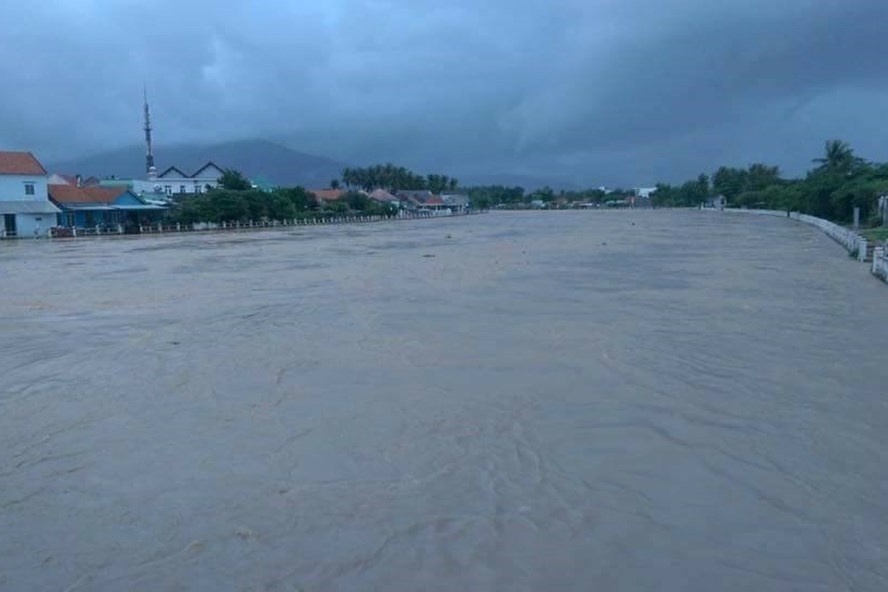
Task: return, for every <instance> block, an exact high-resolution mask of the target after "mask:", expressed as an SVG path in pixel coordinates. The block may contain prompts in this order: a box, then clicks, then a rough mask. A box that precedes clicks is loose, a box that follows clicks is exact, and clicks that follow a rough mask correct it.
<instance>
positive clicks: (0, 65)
mask: <svg viewBox="0 0 888 592" xmlns="http://www.w3.org/2000/svg"><path fill="white" fill-rule="evenodd" d="M7 4H9V5H8V6H7ZM3 14H4V18H3V19H2V20H0V81H2V82H0V88H2V97H3V98H2V100H0V145H2V146H4V147H10V148H12V147H16V148H28V149H32V150H35V151H37V152H39V153H40V154H41V155H44V154H45V155H46V158H55V157H62V156H71V155H73V154H76V153H78V152H96V151H99V150H102V149H105V148H109V147H115V146H120V145H125V144H131V143H134V142H137V141H139V137H140V136H139V133H140V132H139V127H140V117H141V113H140V102H141V86H142V83H143V81H144V82H145V83H146V84H147V85H148V87H149V92H150V94H151V97H152V107H153V110H154V115H155V123H156V137H157V142H158V143H159V144H160V145H161V146H162V144H163V143H174V142H182V141H216V140H225V139H233V138H248V137H266V138H280V139H283V140H285V141H286V142H287V143H288V144H290V145H291V146H293V147H296V148H300V149H303V150H306V151H313V152H316V153H320V154H324V155H327V156H331V157H334V158H339V159H343V160H349V161H352V162H358V163H362V162H368V161H378V160H396V161H399V162H402V163H404V164H407V165H409V166H415V167H418V168H421V169H422V168H425V169H429V168H437V169H447V170H449V171H453V172H456V173H458V174H466V173H481V172H513V173H525V174H537V175H546V176H549V177H561V178H564V179H566V180H572V181H575V182H581V183H595V184H599V183H607V184H636V183H637V184H647V183H651V182H653V181H656V180H659V179H664V180H676V179H681V178H684V177H686V176H689V175H692V174H695V173H697V172H699V171H703V170H705V171H711V170H712V169H713V168H714V167H716V166H717V165H718V164H721V163H728V164H746V163H748V162H751V161H762V160H765V161H770V162H775V163H779V164H780V165H781V166H782V167H783V168H784V169H786V170H787V171H788V172H790V173H798V172H800V171H801V170H803V169H804V167H805V166H806V165H807V163H808V162H809V161H810V159H811V158H812V157H814V156H816V155H817V152H818V151H819V150H820V146H821V144H822V142H823V140H825V139H827V138H828V137H840V138H843V139H846V140H848V141H850V142H851V143H852V144H853V145H855V146H856V147H857V148H858V151H859V152H860V153H862V154H863V155H865V156H868V157H871V158H888V155H886V154H885V152H886V142H885V141H884V140H883V138H885V137H888V136H886V132H888V123H885V118H884V117H883V113H884V107H885V106H886V99H888V78H886V77H884V76H883V75H882V73H883V72H885V71H886V66H888V52H885V51H884V50H883V47H882V46H883V44H884V33H883V25H884V23H886V22H888V2H884V0H781V1H780V2H775V1H774V0H746V1H741V0H737V1H729V0H724V1H719V2H713V1H712V0H563V1H561V2H544V1H537V0H529V1H525V2H515V1H514V0H486V1H483V0H472V1H470V0H451V1H444V2H442V1H441V0H437V1H434V2H433V1H431V0H364V1H359V0H327V1H326V2H309V1H301V2H295V1H289V2H288V1H281V2H257V1H255V0H232V1H229V2H226V3H219V2H217V1H213V2H210V1H209V0H192V1H183V0H179V1H177V2H174V1H172V0H150V1H143V0H55V1H45V2H40V3H37V2H32V1H30V0H6V2H5V3H4V7H3Z"/></svg>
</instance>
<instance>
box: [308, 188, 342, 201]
mask: <svg viewBox="0 0 888 592" xmlns="http://www.w3.org/2000/svg"><path fill="white" fill-rule="evenodd" d="M310 192H311V193H313V194H314V196H315V197H316V198H318V199H322V200H324V201H336V200H337V199H339V198H340V197H342V196H343V195H345V190H344V189H312V190H311V191H310Z"/></svg>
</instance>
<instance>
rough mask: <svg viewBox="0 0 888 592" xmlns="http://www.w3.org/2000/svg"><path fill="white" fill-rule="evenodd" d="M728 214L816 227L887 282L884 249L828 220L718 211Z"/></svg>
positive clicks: (765, 212) (795, 214)
mask: <svg viewBox="0 0 888 592" xmlns="http://www.w3.org/2000/svg"><path fill="white" fill-rule="evenodd" d="M719 211H722V212H725V213H728V214H748V215H754V216H773V217H777V218H788V219H790V220H796V221H798V222H803V223H805V224H809V225H811V226H816V227H817V228H819V229H820V230H822V231H823V232H824V233H825V234H826V235H827V236H829V237H830V238H831V239H833V240H834V241H836V242H837V243H839V244H840V245H842V246H843V247H845V250H846V251H848V253H849V254H850V255H852V256H853V257H854V258H856V259H857V260H858V261H860V262H867V261H870V260H871V261H872V268H871V271H872V273H873V275H875V276H876V277H877V278H879V279H881V280H882V281H884V282H888V253H886V249H885V248H884V247H878V246H876V247H875V248H872V247H873V245H870V244H869V243H868V241H867V239H866V238H865V237H863V236H861V235H859V234H857V233H856V232H854V231H852V230H848V229H847V228H845V227H843V226H839V225H838V224H835V223H834V222H830V221H829V220H824V219H823V218H817V217H816V216H809V215H807V214H801V213H799V212H786V211H780V210H745V209H736V208H727V209H725V210H719Z"/></svg>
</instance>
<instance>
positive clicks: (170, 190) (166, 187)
mask: <svg viewBox="0 0 888 592" xmlns="http://www.w3.org/2000/svg"><path fill="white" fill-rule="evenodd" d="M163 191H164V193H166V194H167V195H172V194H173V186H172V185H164V186H163Z"/></svg>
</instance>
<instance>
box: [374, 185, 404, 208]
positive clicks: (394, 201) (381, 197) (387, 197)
mask: <svg viewBox="0 0 888 592" xmlns="http://www.w3.org/2000/svg"><path fill="white" fill-rule="evenodd" d="M370 199H372V200H373V201H376V202H379V203H383V204H389V205H391V206H394V207H396V208H399V207H401V202H400V200H399V199H398V198H397V197H395V196H394V195H392V194H391V193H389V192H388V191H386V190H385V189H376V190H374V191H372V192H371V193H370Z"/></svg>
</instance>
